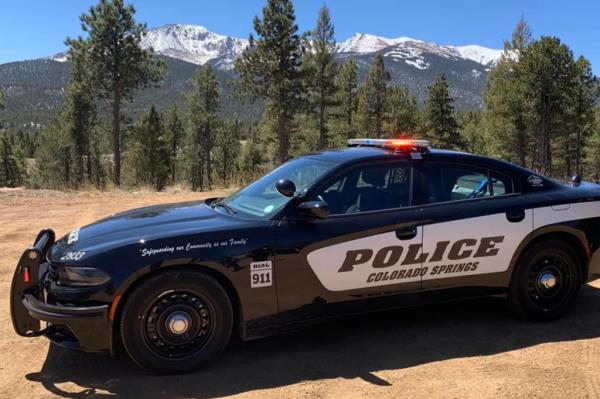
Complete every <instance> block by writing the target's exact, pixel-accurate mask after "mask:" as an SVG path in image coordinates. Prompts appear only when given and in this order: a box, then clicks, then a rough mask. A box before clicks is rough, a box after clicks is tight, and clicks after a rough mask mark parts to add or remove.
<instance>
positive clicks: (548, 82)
mask: <svg viewBox="0 0 600 399" xmlns="http://www.w3.org/2000/svg"><path fill="white" fill-rule="evenodd" d="M518 73H519V80H520V84H522V85H523V87H524V90H523V93H524V98H525V104H526V109H525V111H526V113H527V118H528V121H527V123H528V126H529V127H530V129H531V131H532V132H533V133H534V134H535V143H536V147H537V153H536V154H535V155H536V156H535V160H534V165H533V166H534V168H535V169H537V170H538V171H539V172H540V173H542V174H544V175H552V172H553V165H552V152H553V151H552V143H553V142H554V140H555V139H557V138H559V136H560V135H562V134H564V132H565V124H566V123H567V122H568V112H569V106H570V99H571V98H572V96H573V88H574V85H573V83H574V76H575V74H574V61H573V54H572V53H571V51H570V50H569V48H568V47H567V46H565V45H564V44H562V43H561V42H560V39H558V38H554V37H542V38H541V39H540V40H538V41H535V42H533V43H532V44H531V45H530V46H529V47H527V49H526V50H525V51H523V53H522V54H521V56H520V58H519V62H518Z"/></svg>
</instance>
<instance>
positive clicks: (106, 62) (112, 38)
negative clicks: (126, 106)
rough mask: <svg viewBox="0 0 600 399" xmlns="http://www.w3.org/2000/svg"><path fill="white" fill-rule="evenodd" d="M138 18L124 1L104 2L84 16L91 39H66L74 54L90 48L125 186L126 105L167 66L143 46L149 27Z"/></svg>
mask: <svg viewBox="0 0 600 399" xmlns="http://www.w3.org/2000/svg"><path fill="white" fill-rule="evenodd" d="M134 15H135V9H134V8H133V6H131V5H125V4H124V1H123V0H100V2H99V3H98V4H97V5H95V6H93V7H91V8H90V10H89V13H88V14H83V15H82V16H81V17H80V19H81V26H82V29H83V30H84V32H86V33H87V37H86V38H85V39H84V38H82V37H79V38H78V39H67V40H66V44H67V45H69V46H70V48H71V53H72V54H73V53H75V52H77V51H79V50H80V49H83V48H86V49H87V52H88V54H89V57H88V58H87V59H88V62H87V63H86V64H87V65H86V67H87V70H88V72H89V74H90V76H91V78H92V81H93V84H94V86H95V88H96V89H97V92H98V94H99V95H100V97H102V98H104V99H106V100H108V102H109V104H110V107H111V111H112V140H113V153H114V183H115V184H116V185H117V186H118V185H120V184H121V151H122V143H121V140H122V132H121V120H122V118H123V114H122V106H123V103H124V102H125V101H126V100H127V99H129V98H130V96H131V94H132V92H133V91H134V90H136V89H138V88H142V87H145V86H147V85H149V84H151V83H154V82H158V81H159V80H160V79H161V78H162V75H163V73H164V64H163V63H162V62H161V61H155V60H153V59H152V51H148V50H143V49H142V48H141V47H140V41H141V39H142V36H143V35H144V33H145V32H146V25H145V24H139V23H136V22H135V20H134Z"/></svg>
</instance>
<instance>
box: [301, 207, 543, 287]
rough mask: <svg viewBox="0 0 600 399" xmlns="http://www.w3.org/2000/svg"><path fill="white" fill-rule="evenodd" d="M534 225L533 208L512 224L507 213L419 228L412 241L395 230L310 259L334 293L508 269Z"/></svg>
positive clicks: (336, 246) (319, 252)
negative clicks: (514, 254) (401, 236)
mask: <svg viewBox="0 0 600 399" xmlns="http://www.w3.org/2000/svg"><path fill="white" fill-rule="evenodd" d="M532 229H533V211H532V210H528V211H526V213H525V219H524V220H522V221H521V222H519V223H511V222H509V221H508V219H507V218H506V214H504V213H499V214H494V215H489V216H482V217H475V218H469V219H461V220H455V221H450V222H443V223H436V224H430V225H426V226H419V227H418V228H417V235H416V236H415V237H414V238H413V239H410V240H399V239H398V238H397V237H396V233H395V231H390V232H386V233H382V234H376V235H372V236H367V237H364V238H358V239H354V240H350V241H346V242H342V243H339V244H334V245H331V246H327V247H323V248H320V249H317V250H315V251H312V252H310V253H309V254H308V256H307V260H308V263H309V265H310V267H311V268H312V270H313V271H314V273H315V274H316V275H317V277H318V279H319V280H320V281H321V283H322V284H323V285H324V286H325V288H327V289H328V290H330V291H344V290H352V289H358V288H367V287H372V286H381V285H391V284H401V283H408V282H415V281H420V280H429V279H436V278H447V277H456V276H465V275H473V274H484V273H497V272H503V271H506V270H507V269H508V267H509V265H510V261H511V258H512V255H513V253H514V252H515V251H516V249H517V247H518V246H519V244H520V243H521V241H522V240H523V239H524V238H525V237H526V236H527V235H528V234H529V233H530V232H531V231H532Z"/></svg>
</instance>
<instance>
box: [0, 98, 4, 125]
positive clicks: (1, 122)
mask: <svg viewBox="0 0 600 399" xmlns="http://www.w3.org/2000/svg"><path fill="white" fill-rule="evenodd" d="M2 111H4V93H3V92H2V90H0V130H2V129H3V128H4V120H3V119H2Z"/></svg>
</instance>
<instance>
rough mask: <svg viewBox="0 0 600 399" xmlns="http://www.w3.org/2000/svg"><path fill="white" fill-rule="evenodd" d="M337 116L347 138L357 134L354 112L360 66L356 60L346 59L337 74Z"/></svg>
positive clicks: (356, 101)
mask: <svg viewBox="0 0 600 399" xmlns="http://www.w3.org/2000/svg"><path fill="white" fill-rule="evenodd" d="M335 84H336V89H337V101H336V102H337V104H338V106H337V113H336V114H337V118H338V120H339V121H340V123H341V125H342V126H343V127H342V131H343V133H344V138H345V139H350V138H352V137H354V135H355V129H354V114H355V112H356V106H357V103H358V100H357V94H358V66H357V65H356V61H354V60H353V59H350V60H348V61H345V62H344V63H343V64H342V65H341V66H340V70H339V73H338V75H337V78H336V81H335Z"/></svg>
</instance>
